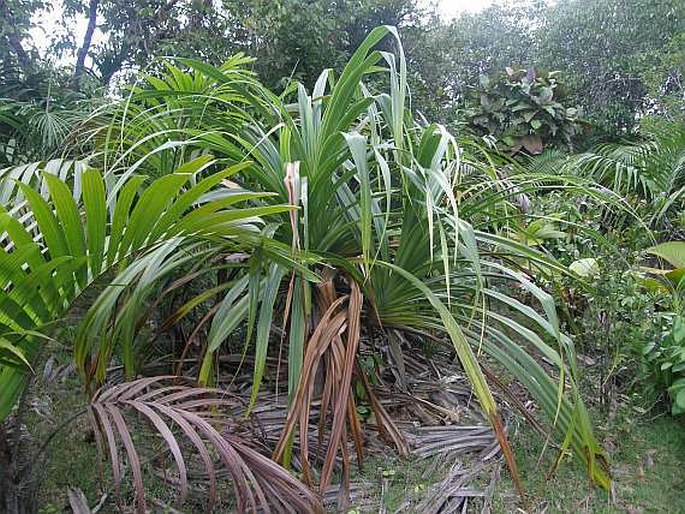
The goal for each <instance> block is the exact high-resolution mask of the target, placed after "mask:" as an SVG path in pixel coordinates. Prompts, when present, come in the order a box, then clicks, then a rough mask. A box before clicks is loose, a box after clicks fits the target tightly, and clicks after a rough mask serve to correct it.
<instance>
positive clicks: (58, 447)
mask: <svg viewBox="0 0 685 514" xmlns="http://www.w3.org/2000/svg"><path fill="white" fill-rule="evenodd" d="M63 360H64V362H66V360H67V357H66V356H64V358H63ZM31 393H32V394H31V397H30V405H31V407H30V408H29V409H28V413H27V416H26V419H25V421H26V424H27V427H28V429H29V431H30V432H31V433H32V434H33V436H34V438H35V439H34V441H36V446H38V444H40V442H42V441H43V440H44V439H45V437H47V435H48V434H50V433H51V432H52V431H53V430H54V429H55V427H56V426H58V425H59V424H60V423H62V422H63V421H64V420H66V419H67V418H68V417H69V416H70V415H71V414H73V413H75V412H76V411H78V410H79V409H80V408H82V407H83V406H84V404H85V398H84V396H83V394H82V390H81V388H80V386H79V384H78V383H77V381H76V379H75V377H74V376H73V375H71V376H70V377H68V378H64V379H60V380H53V381H52V382H51V383H49V384H48V385H44V386H42V387H40V388H34V389H33V390H32V391H31ZM646 416H647V415H645V414H644V413H642V412H638V411H637V410H634V409H632V408H631V407H630V406H628V405H624V406H621V407H620V408H619V411H618V414H617V415H616V416H615V418H614V419H613V421H609V420H608V419H605V418H604V417H603V416H602V415H601V414H599V413H597V412H595V413H594V415H593V419H594V420H595V422H596V427H597V435H598V438H599V439H600V440H602V441H603V443H604V445H605V447H607V448H608V450H609V452H610V453H611V463H612V472H613V476H614V484H615V485H614V498H613V499H612V498H611V496H610V495H609V494H607V493H605V492H603V491H600V490H598V489H596V488H594V487H592V486H591V485H590V484H589V483H588V481H587V476H586V473H585V471H584V469H583V467H582V463H581V462H580V461H579V460H578V459H576V458H575V457H573V456H572V455H569V456H568V457H567V458H566V459H565V460H564V462H563V463H562V465H561V466H560V467H559V469H558V471H557V474H556V476H555V477H553V478H552V479H551V480H549V481H547V480H546V475H547V473H548V471H549V469H550V468H551V465H552V462H553V460H554V458H555V457H556V455H555V451H554V449H552V448H550V447H547V449H546V451H544V452H543V448H544V446H545V444H544V443H545V441H544V440H543V438H542V437H541V436H540V435H539V434H537V433H536V432H534V431H533V430H532V429H531V428H530V427H529V426H528V425H526V424H524V423H523V422H522V421H521V420H514V421H513V422H512V423H511V424H510V426H511V437H512V444H513V447H514V451H515V454H516V460H517V463H518V465H519V468H520V472H521V478H522V480H523V483H524V484H525V486H526V489H527V499H528V503H529V510H528V511H527V512H529V513H543V512H545V513H552V512H563V513H566V512H578V513H589V512H592V513H600V514H601V513H626V512H627V513H630V514H637V513H642V512H644V513H646V512H669V513H678V512H683V513H685V496H684V495H683V491H685V473H684V472H683V469H685V419H682V417H681V418H680V419H674V418H672V417H671V416H669V415H667V414H662V415H660V416H658V417H656V418H652V419H648V418H647V417H646ZM541 455H542V456H541ZM47 456H48V460H47V461H46V464H45V465H44V466H41V467H40V469H39V471H40V472H41V473H42V474H43V477H42V478H43V482H42V487H41V488H40V492H39V496H38V497H39V505H40V511H39V512H41V513H42V514H53V513H61V512H70V509H69V502H68V497H67V492H68V490H69V488H70V487H78V488H81V489H82V490H83V492H84V493H85V495H86V497H87V498H88V500H89V503H90V504H91V505H94V504H95V503H96V502H97V501H98V499H99V498H100V496H101V495H102V491H103V487H104V490H107V491H108V492H110V493H111V492H112V491H111V483H110V479H109V477H110V471H109V469H108V468H107V466H106V465H103V469H102V473H103V475H102V476H103V479H104V481H101V479H100V472H99V469H98V457H97V450H96V447H95V443H94V441H93V439H92V434H91V430H90V425H89V422H88V418H87V417H86V416H82V417H80V418H78V419H77V420H76V421H74V422H73V423H71V424H69V425H68V426H67V427H66V428H65V429H64V430H61V431H59V432H58V433H57V434H56V435H55V437H54V439H53V440H52V442H51V444H50V445H49V447H48V451H47ZM650 461H652V462H653V464H652V462H650ZM467 463H468V457H466V458H465V464H467ZM446 467H447V463H444V462H440V461H437V463H436V462H435V461H433V460H432V459H428V460H422V459H419V458H416V457H410V458H409V459H404V460H403V459H400V458H398V457H397V455H396V453H395V452H394V450H392V449H391V448H388V451H387V453H384V454H382V453H379V452H376V453H372V454H370V455H369V458H368V459H367V461H366V465H365V467H364V470H363V471H362V472H361V473H358V474H357V476H356V477H354V478H353V480H354V481H355V482H361V483H363V484H364V490H363V491H361V494H358V495H357V498H355V500H356V501H353V505H356V507H354V510H353V511H352V512H378V511H379V506H380V505H384V507H385V509H386V510H385V511H386V512H394V511H395V510H396V509H397V508H399V507H400V506H403V505H404V506H405V509H404V510H403V512H412V511H413V510H412V508H415V507H416V506H417V505H418V504H419V503H420V501H421V500H422V498H424V497H425V494H426V493H427V491H429V490H430V487H431V484H433V483H434V482H435V481H437V480H438V479H439V478H440V476H441V474H442V473H443V472H445V471H446V469H443V468H446ZM502 469H503V472H502V478H501V480H500V481H499V482H498V483H497V486H496V489H495V497H494V501H493V512H496V513H500V512H501V513H509V512H517V509H522V507H523V506H522V504H521V502H520V499H519V497H518V495H517V493H516V491H515V488H514V486H513V483H512V482H511V480H510V478H509V477H508V474H507V472H506V466H503V468H502ZM153 482H154V481H153ZM481 482H482V481H481ZM474 485H476V484H474ZM485 485H486V484H485V483H482V484H478V486H479V487H484V486H485ZM158 486H159V484H156V483H155V484H154V486H153V489H154V490H151V491H150V493H152V497H156V498H160V499H164V500H165V503H166V502H167V501H168V503H173V497H174V492H173V491H172V490H170V489H166V488H165V487H164V486H159V488H158ZM127 493H128V494H129V495H130V493H131V491H130V490H129V488H127V487H125V488H124V494H125V496H126V495H127ZM200 496H202V495H200ZM353 497H354V494H353ZM224 500H229V499H228V498H226V497H225V498H224ZM407 502H409V503H407ZM220 505H221V504H220ZM222 506H223V507H224V508H225V507H227V506H228V505H227V503H223V505H222ZM195 507H197V508H198V509H200V510H202V508H203V507H204V502H203V501H200V499H199V498H195V501H193V498H192V496H191V499H190V501H189V503H187V504H186V505H185V506H184V508H182V509H183V511H184V512H194V511H195V510H194V509H195ZM471 507H472V508H471V509H469V512H471V511H473V508H474V507H475V505H472V506H471ZM477 510H478V511H479V509H477ZM100 512H105V513H106V512H116V508H115V505H114V498H113V495H112V494H110V496H109V498H108V499H107V501H106V503H105V505H103V509H102V510H101V511H100ZM518 512H522V511H521V510H518Z"/></svg>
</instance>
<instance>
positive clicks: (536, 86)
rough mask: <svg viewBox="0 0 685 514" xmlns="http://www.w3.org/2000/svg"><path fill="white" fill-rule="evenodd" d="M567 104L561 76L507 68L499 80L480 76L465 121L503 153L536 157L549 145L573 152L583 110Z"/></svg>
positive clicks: (553, 73) (497, 76)
mask: <svg viewBox="0 0 685 514" xmlns="http://www.w3.org/2000/svg"><path fill="white" fill-rule="evenodd" d="M565 103H566V93H565V88H564V85H563V82H562V81H561V74H560V73H559V72H536V71H535V70H533V69H529V70H523V69H512V68H509V67H507V68H506V70H505V72H504V73H501V74H500V75H496V76H494V77H488V76H486V75H481V77H480V87H477V88H474V90H473V92H472V93H471V95H470V101H467V103H466V107H467V109H466V119H467V121H468V123H469V124H470V125H471V127H473V129H474V130H475V131H476V132H478V133H480V134H483V135H488V136H491V137H493V138H494V140H495V141H496V143H497V144H498V146H499V147H500V149H501V150H503V151H505V152H508V153H511V154H516V153H517V152H519V151H521V149H525V150H526V151H527V152H528V153H530V154H533V155H535V154H539V153H541V152H542V151H543V149H544V148H548V147H550V146H558V147H562V148H567V149H572V148H573V140H574V137H575V136H577V135H578V134H579V132H580V123H581V121H580V117H579V112H578V109H577V108H576V107H571V106H567V105H564V104H565Z"/></svg>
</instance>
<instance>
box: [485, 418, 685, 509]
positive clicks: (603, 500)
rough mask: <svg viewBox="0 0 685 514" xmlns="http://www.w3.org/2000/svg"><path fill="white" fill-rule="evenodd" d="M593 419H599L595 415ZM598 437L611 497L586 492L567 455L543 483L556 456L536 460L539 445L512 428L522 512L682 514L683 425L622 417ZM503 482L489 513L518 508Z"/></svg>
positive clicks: (590, 489) (508, 483)
mask: <svg viewBox="0 0 685 514" xmlns="http://www.w3.org/2000/svg"><path fill="white" fill-rule="evenodd" d="M595 419H601V418H600V416H596V417H595ZM598 435H599V437H600V439H603V440H604V443H605V446H606V447H607V448H608V449H609V450H610V452H611V464H612V473H613V477H614V498H613V499H612V498H611V495H610V494H607V493H606V492H604V491H600V490H597V489H596V488H594V487H592V486H591V485H590V484H589V483H588V481H587V478H586V474H585V472H584V470H583V469H582V466H581V465H580V463H579V462H578V461H577V460H575V461H574V458H573V457H572V456H569V457H567V459H566V460H565V461H564V463H562V465H561V467H560V468H559V469H558V471H557V473H556V476H554V477H553V478H551V479H550V480H549V481H548V480H546V476H547V474H548V471H549V470H550V469H551V465H552V462H553V460H554V458H555V457H556V455H555V453H554V451H553V450H550V449H549V448H548V449H547V451H546V452H545V453H543V454H542V457H540V455H541V452H542V449H543V446H544V440H543V438H542V437H541V436H540V435H539V434H537V433H533V432H532V431H531V430H530V429H529V428H528V427H525V426H518V427H517V428H516V429H515V432H514V435H513V444H514V446H515V452H516V457H517V462H518V463H519V466H520V471H521V478H522V479H523V483H524V484H526V487H527V493H528V502H529V511H528V512H534V513H537V512H540V513H541V512H578V513H582V512H592V513H618V512H621V513H625V512H628V513H631V514H636V513H640V512H669V513H675V512H685V496H683V491H685V473H684V472H683V469H684V468H685V423H684V422H683V420H682V419H680V420H678V419H674V418H672V417H670V416H668V415H662V416H659V417H658V418H656V419H651V420H647V419H640V418H639V417H638V415H637V414H636V415H635V416H634V417H632V418H627V417H624V418H623V420H622V421H621V422H620V423H618V424H613V425H612V426H607V425H602V424H600V425H599V426H598ZM504 476H505V477H506V478H504V479H503V481H502V482H501V483H500V484H499V486H498V488H497V492H496V498H495V504H494V509H493V510H494V511H495V512H515V511H516V509H518V508H521V503H520V500H519V499H518V496H517V495H516V493H515V490H514V487H513V483H512V482H511V480H510V479H509V478H508V476H507V475H506V473H505V474H504Z"/></svg>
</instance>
